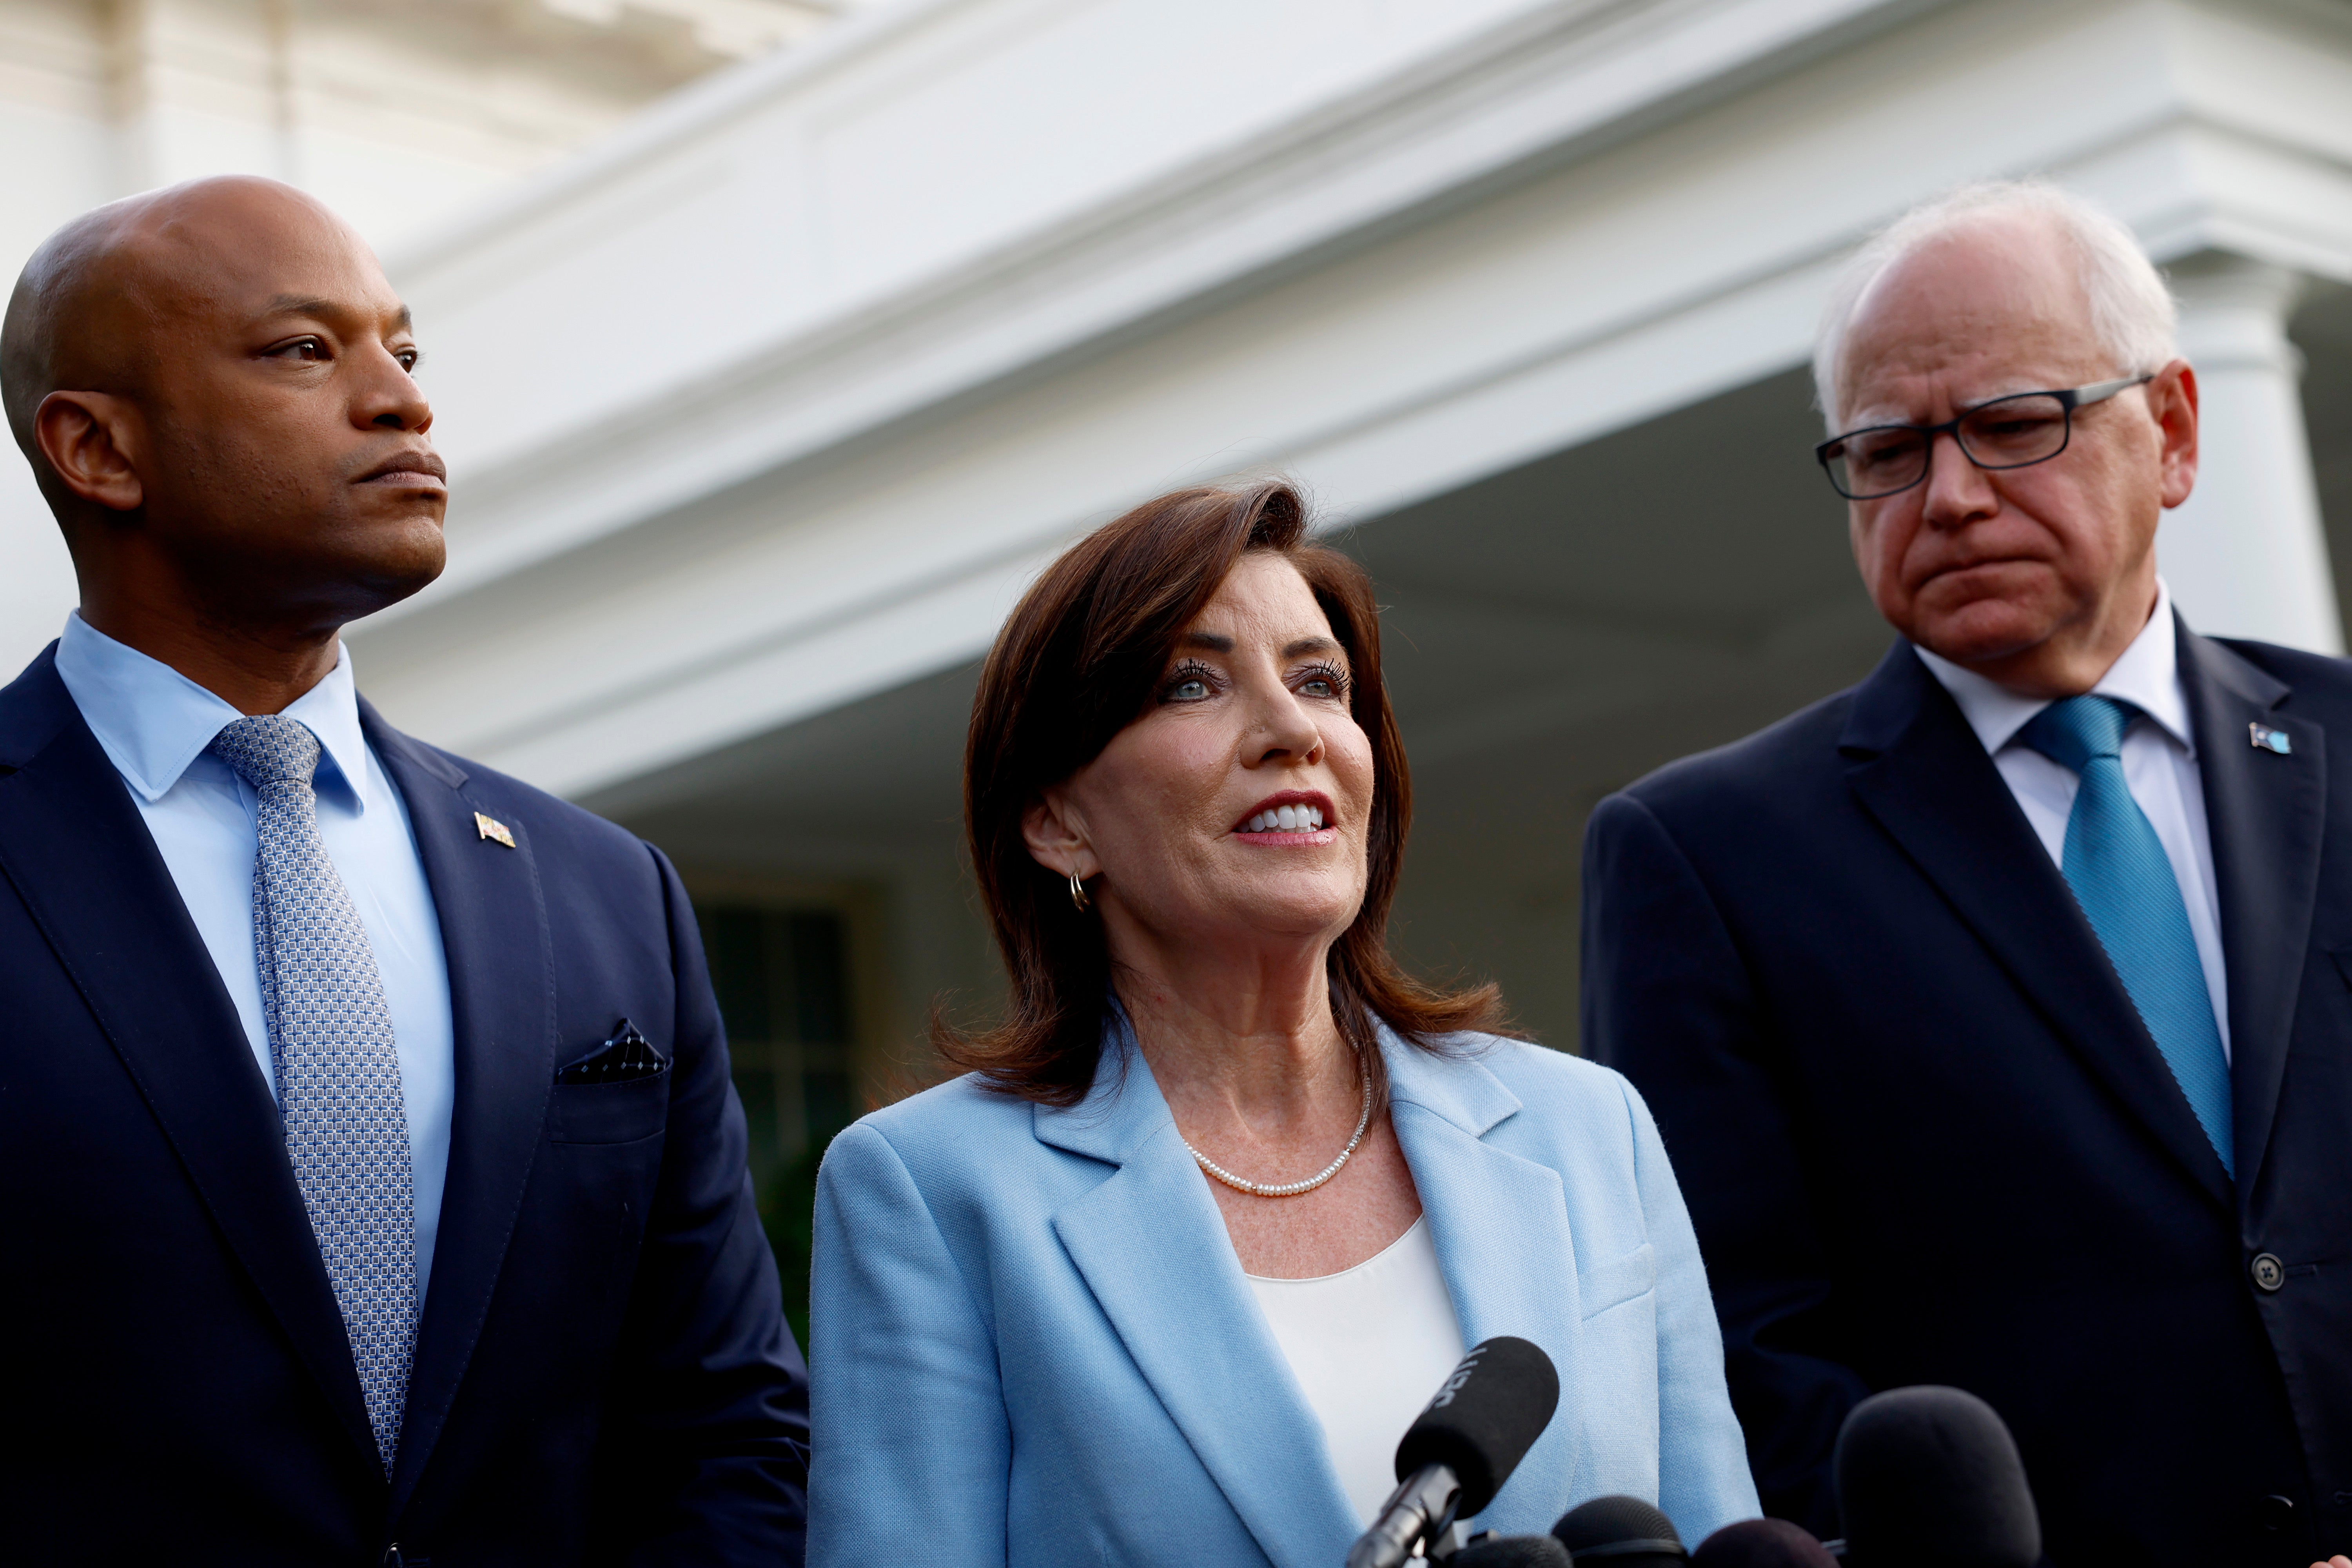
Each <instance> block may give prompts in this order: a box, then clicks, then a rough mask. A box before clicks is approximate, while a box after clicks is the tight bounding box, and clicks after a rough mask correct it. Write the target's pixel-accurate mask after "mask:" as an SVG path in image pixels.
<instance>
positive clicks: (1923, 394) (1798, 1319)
mask: <svg viewBox="0 0 2352 1568" xmlns="http://www.w3.org/2000/svg"><path fill="white" fill-rule="evenodd" d="M1816 368H1817V374H1818V379H1819V385H1820V394H1821V400H1822V408H1823V409H1824V410H1825V411H1826V413H1827V416H1828V418H1829V421H1830V436H1831V439H1829V440H1828V441H1825V442H1823V443H1822V446H1821V447H1820V448H1819V451H1818V454H1817V455H1818V456H1819V458H1820V459H1821V462H1822V468H1823V469H1824V471H1825V474H1826V476H1827V479H1828V481H1829V483H1828V484H1827V485H1825V486H1824V487H1823V489H1824V492H1825V493H1824V500H1828V499H1829V498H1828V494H1827V492H1828V491H1829V489H1831V487H1832V486H1833V487H1834V488H1835V492H1836V494H1837V495H1838V496H1840V497H1842V498H1843V501H1844V506H1845V510H1846V521H1847V528H1848V534H1849V537H1850V540H1851V542H1852V544H1853V553H1854V559H1855V562H1856V563H1857V564H1858V565H1859V567H1860V568H1861V573H1862V579H1863V583H1864V586H1865V587H1866V588H1867V589H1868V590H1869V592H1870V595H1871V597H1872V599H1873V600H1874V602H1875V604H1876V605H1877V606H1878V609H1879V611H1880V613H1881V614H1882V615H1883V616H1885V618H1886V620H1887V622H1888V623H1889V624H1890V625H1891V626H1893V627H1894V629H1895V632H1896V634H1897V636H1896V637H1895V642H1894V645H1893V647H1891V648H1890V649H1889V651H1888V652H1887V655H1886V657H1885V659H1884V660H1883V661H1882V662H1881V663H1880V665H1879V666H1878V668H1877V669H1876V671H1875V672H1874V673H1873V674H1872V675H1871V676H1870V678H1869V679H1866V680H1864V682H1863V683H1862V684H1861V685H1859V686H1857V687H1855V688H1854V689H1852V690H1850V691H1845V692H1841V693H1839V694H1838V695H1836V696H1834V697H1832V698H1829V699H1827V700H1824V701H1822V702H1821V703H1819V704H1817V705H1815V706H1813V707H1811V708H1809V709H1807V710H1804V711H1803V712H1801V713H1799V714H1796V715H1795V716H1793V717H1792V718H1790V719H1789V720H1787V721H1784V722H1782V723H1780V724H1778V725H1775V726H1774V727H1772V728H1771V729H1769V730H1766V731H1763V732H1762V733H1760V734H1757V735H1753V736H1750V737H1748V739H1747V740H1744V741H1741V742H1738V743H1737V744H1735V745H1732V746H1728V747H1726V748H1724V749H1723V750H1721V751H1717V752H1709V753H1707V754H1706V755H1705V756H1700V757H1694V758H1690V759H1687V760H1685V761H1684V762H1680V763H1675V764H1674V765H1673V766H1671V767H1668V768H1666V769H1664V770H1663V771H1661V772H1659V773H1654V774H1653V775H1652V776H1650V777H1649V778H1646V779H1643V780H1642V781H1640V782H1638V783H1636V784H1633V785H1632V786H1630V787H1629V788H1628V789H1626V790H1625V791H1623V792H1622V794H1619V795H1612V796H1611V797H1610V798H1609V799H1607V800H1605V801H1603V802H1601V805H1600V806H1599V807H1598V808H1597V809H1596V810H1595V811H1594V813H1593V816H1592V820H1591V826H1590V828H1589V830H1588V834H1587V838H1586V846H1585V862H1584V865H1585V889H1586V901H1585V907H1584V921H1585V946H1584V952H1585V962H1584V971H1583V982H1584V1018H1585V1040H1586V1044H1587V1047H1588V1048H1589V1049H1590V1050H1591V1051H1592V1052H1593V1053H1594V1054H1596V1055H1597V1056H1599V1057H1600V1058H1601V1059H1602V1060H1603V1061H1606V1062H1608V1063H1610V1064H1611V1065H1612V1066H1614V1067H1617V1068H1621V1069H1622V1070H1623V1071H1624V1072H1625V1073H1626V1074H1627V1075H1628V1076H1629V1077H1631V1078H1632V1079H1633V1081H1634V1082H1635V1083H1636V1084H1637V1085H1639V1086H1640V1088H1641V1089H1642V1092H1643V1095H1644V1096H1646V1097H1647V1098H1648V1100H1649V1101H1650V1103H1651V1105H1652V1106H1653V1107H1654V1109H1655V1110H1656V1112H1657V1116H1658V1122H1659V1126H1660V1128H1661V1130H1662V1131H1664V1136H1665V1141H1666V1146H1667V1149H1668V1151H1669V1152H1671V1154H1672V1155H1673V1157H1674V1162H1675V1171H1676V1173H1678V1174H1679V1175H1680V1177H1681V1179H1682V1184H1683V1190H1684V1192H1685V1194H1686V1195H1687V1196H1688V1198H1689V1201H1690V1205H1691V1213H1692V1217H1693V1219H1694V1220H1695V1222H1696V1226H1697V1228H1698V1233H1699V1240H1700V1245H1701V1247H1702V1249H1703V1251H1704V1252H1705V1255H1706V1263H1707V1272H1708V1276H1709V1278H1710V1279H1711V1280H1712V1281H1713V1283H1714V1287H1715V1291H1716V1302H1717V1309H1718V1312H1719V1316H1720V1317H1721V1320H1722V1322H1723V1328H1724V1340H1725V1351H1726V1355H1727V1372H1728V1375H1729V1381H1730V1384H1731V1392H1732V1399H1733V1402H1734V1405H1735V1406H1736V1407H1737V1408H1738V1413H1739V1416H1740V1420H1741V1422H1742V1424H1743V1425H1744V1426H1746V1428H1747V1433H1748V1454H1749V1458H1750V1460H1751V1462H1752V1464H1753V1466H1754V1468H1755V1470H1756V1478H1757V1481H1758V1485H1759V1490H1760V1491H1761V1492H1762V1494H1763V1497H1764V1500H1765V1504H1766V1506H1767V1507H1768V1508H1769V1509H1770V1510H1772V1511H1773V1512H1775V1513H1778V1514H1782V1515H1784V1516H1786V1517H1790V1518H1793V1519H1797V1520H1799V1521H1802V1522H1804V1523H1806V1524H1809V1525H1811V1526H1812V1527H1813V1528H1815V1529H1816V1530H1818V1531H1821V1532H1822V1534H1825V1535H1826V1534H1831V1533H1834V1532H1836V1531H1837V1530H1838V1524H1839V1510H1838V1500H1837V1499H1836V1497H1835V1495H1834V1491H1833V1488H1832V1476H1831V1458H1832V1451H1833V1447H1834V1445H1835V1443H1836V1440H1837V1435H1838V1430H1839V1426H1840V1423H1841V1422H1842V1421H1843V1418H1844V1416H1845V1415H1846V1413H1847V1411H1848V1410H1849V1409H1850V1408H1851V1407H1852V1406H1853V1405H1854V1404H1855V1403H1856V1402H1857V1401H1859V1400H1861V1399H1862V1398H1864V1396H1865V1395H1867V1394H1870V1393H1872V1392H1873V1391H1875V1390H1880V1389H1885V1388H1888V1387H1893V1386H1896V1385H1900V1384H1957V1385H1958V1386H1960V1387H1963V1388H1966V1389H1969V1390H1970V1391H1971V1392H1973V1393H1975V1394H1979V1395H1980V1396H1982V1397H1983V1398H1984V1399H1986V1400H1988V1401H1989V1402H1990V1403H1991V1405H1993V1407H1994V1408H1995V1409H1997V1410H1998V1411H1999V1412H2000V1415H2002V1416H2003V1417H2004V1418H2005V1419H2006V1420H2007V1422H2008V1424H2009V1426H2010V1427H2011V1430H2012V1431H2013V1432H2014V1433H2015V1435H2016V1437H2017V1441H2018V1445H2019V1447H2020V1450H2021V1453H2022V1455H2023V1458H2024V1460H2025V1464H2026V1468H2027V1471H2028V1473H2029V1476H2030V1478H2031V1479H2032V1486H2033V1491H2034V1495H2035V1497H2036V1499H2037V1500H2038V1501H2039V1503H2040V1506H2041V1514H2042V1527H2043V1538H2044V1542H2045V1544H2046V1547H2047V1550H2048V1553H2049V1559H2050V1561H2051V1562H2052V1563H2055V1564H2058V1565H2059V1568H2074V1565H2076V1564H2084V1563H2119V1564H2121V1563H2128V1564H2132V1565H2134V1568H2144V1565H2156V1568H2161V1565H2166V1564H2177V1565H2179V1568H2209V1565H2211V1564H2219V1563H2230V1564H2249V1565H2257V1564H2280V1565H2293V1568H2302V1565H2303V1564H2305V1563H2310V1562H2312V1561H2313V1560H2314V1559H2315V1558H2318V1557H2323V1556H2326V1555H2327V1554H2328V1553H2331V1552H2345V1551H2352V1136H2348V1135H2347V1130H2352V984H2347V982H2352V665H2347V663H2346V662H2345V661H2344V660H2342V659H2337V658H2323V657H2320V656H2318V655H2315V654H2311V653H2305V652H2299V651H2296V650H2294V649H2289V648H2283V647H2271V646H2268V645H2265V644H2262V643H2256V642H2242V641H2235V640H2231V641H2221V640H2217V639H2213V638H2208V637H2200V636H2198V635H2197V634H2196V633H2195V632H2194V631H2192V630H2191V629H2190V627H2189V625H2188V623H2187V622H2186V621H2184V620H2183V619H2182V618H2181V617H2180V616H2179V615H2178V614H2177V613H2176V612H2175V610H2174V609H2173V606H2172V601H2171V595H2170V592H2169V590H2168V587H2167V585H2166V584H2165V583H2164V581H2163V580H2162V579H2161V578H2159V577H2158V575H2157V558H2156V540H2157V530H2158V522H2159V521H2160V520H2161V518H2162V517H2163V515H2164V512H2165V510H2166V509H2167V508H2168V507H2174V506H2178V505H2179V504H2180V502H2181V501H2182V500H2186V499H2187V498H2188V496H2189V491H2190V489H2191V487H2192V486H2193V485H2194V484H2195V482H2196V477H2197V455H2198V424H2197V407H2198V400H2197V379H2196V373H2195V371H2194V369H2193V368H2192V367H2191V366H2190V365H2189V363H2187V362H2186V361H2185V360H2183V359H2182V358H2181V357H2180V354H2179V351H2178V350H2177V348H2176V347H2175V346H2174V343H2173V307H2172V302H2171V300H2170V299H2169V297H2168V295H2167V294H2166V292H2165V288H2164V284H2163V281H2162V279H2160V278H2158V275H2157V273H2156V271H2155V269H2154V268H2152V267H2151V266H2149V264H2148V262H2147V258H2146V257H2145V256H2144V255H2143V254H2142V253H2141V252H2140V250H2139V247H2138V246H2137V242H2136V241H2135V240H2134V239H2133V238H2132V237H2131V235H2130V233H2129V232H2128V231H2127V230H2126V229H2124V228H2123V227H2122V226H2120V225H2118V224H2116V222H2115V221H2114V220H2113V219H2112V218H2108V217H2105V216H2102V215H2101V214H2099V213H2097V212H2096V211H2095V210H2093V209H2090V208H2088V207H2086V206H2084V205H2083V204H2082V203H2080V202H2079V201H2077V200H2075V199H2074V198H2072V197H2070V196H2067V195H2063V193H2060V192H2058V191H2056V190H2053V189H2051V188H2048V187H2043V186H2036V185H1995V186H1990V187H1986V188H1982V189H1976V190H1970V191H1966V192H1962V193H1959V194H1958V195H1955V196H1953V197H1951V198H1950V199H1948V200H1947V201H1944V202H1941V203H1938V204H1936V205H1931V206H1929V207H1927V209H1925V210H1923V211H1921V212H1918V213H1916V214H1913V215H1911V216H1908V217H1906V218H1905V219H1903V220H1902V221H1901V222H1899V223H1897V224H1896V225H1895V226H1893V227H1892V228H1890V229H1889V230H1887V231H1886V233H1885V234H1884V235H1882V236H1880V237H1878V238H1877V239H1875V240H1874V241H1873V242H1872V243H1871V244H1870V245H1868V246H1866V247H1864V249H1863V250H1862V252H1861V253H1860V254H1859V256H1858V257H1857V258H1855V260H1854V263H1853V267H1852V268H1850V269H1849V270H1848V271H1847V273H1846V275H1845V277H1844V279H1843V280H1842V282H1841V284H1840V286H1839V289H1838V290H1837V292H1836V295H1835V298H1834V300H1833V302H1832V307H1831V310H1830V311H1829V314H1828V317H1827V324H1826V327H1825V330H1824V332H1823V336H1822V343H1821V349H1820V353H1819V355H1818V358H1817V362H1816Z"/></svg>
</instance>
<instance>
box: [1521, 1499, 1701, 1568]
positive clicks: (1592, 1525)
mask: <svg viewBox="0 0 2352 1568" xmlns="http://www.w3.org/2000/svg"><path fill="white" fill-rule="evenodd" d="M1551 1533H1552V1538H1553V1539H1554V1540H1556V1541H1558V1542H1559V1543H1560V1544H1561V1545H1562V1546H1565V1547H1567V1548H1568V1552H1569V1555H1570V1557H1573V1558H1574V1559H1575V1560H1576V1562H1577V1563H1578V1564H1580V1568H1581V1565H1583V1564H1587V1563H1599V1564H1601V1565H1603V1568H1679V1565H1680V1564H1682V1563H1686V1562H1688V1561H1689V1560H1690V1553H1689V1552H1685V1551H1684V1550H1683V1538H1682V1537H1681V1536H1680V1535H1678V1534H1676V1533H1675V1521H1673V1520H1671V1519H1668V1518H1667V1517H1666V1516H1665V1515H1664V1513H1663V1512H1661V1511H1660V1510H1658V1508H1657V1507H1656V1506H1655V1505H1654V1504H1652V1503H1646V1502H1643V1500H1641V1499H1640V1498H1637V1497H1597V1498H1594V1499H1593V1500H1591V1501H1590V1502H1580V1503H1578V1504H1577V1505H1576V1506H1575V1507H1574V1508H1572V1509H1570V1510H1568V1511H1567V1512H1566V1513H1564V1514H1561V1515H1560V1516H1559V1523H1557V1524H1555V1525H1553V1526H1552V1527H1551Z"/></svg>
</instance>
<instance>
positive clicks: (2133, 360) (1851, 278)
mask: <svg viewBox="0 0 2352 1568" xmlns="http://www.w3.org/2000/svg"><path fill="white" fill-rule="evenodd" d="M2004 217H2033V218H2040V219H2042V220H2044V221H2045V222H2047V223H2048V224H2049V225H2050V226H2052V227H2053V228H2054V229H2056V230H2057V232H2058V234H2059V235H2060V237H2063V239H2064V240H2066V242H2067V243H2068V244H2069V245H2070V246H2072V247H2073V248H2074V261H2075V266H2076V268H2077V274H2076V275H2077V276H2078V277H2079V278H2080V279H2081V280H2082V285H2083V294H2084V300H2085V302H2086V303H2087V304H2088V305H2089V307H2090V312H2091V331H2092V332H2093V334H2094V335H2095V337H2096V338H2097V339H2098V342H2099V346H2100V347H2101V348H2103V349H2105V351H2106V353H2107V354H2108V356H2109V357H2110V358H2112V359H2113V360H2114V361H2115V374H2117V375H2146V374H2151V373H2153V372H2155V371H2158V370H2160V369H2162V368H2163V367H2164V366H2165V365H2166V364H2168V363H2171V361H2172V360H2173V359H2175V358H2177V357H2178V356H2179V352H2180V351H2179V347H2178V345H2177V344H2176V342H2175V341H2174V332H2175V329H2176V327H2177V326H2178V325H2179V307H2178V306H2177V305H2176V304H2175V303H2174V302H2173V298H2172V291H2171V290H2170V289H2167V288H2166V287H2165V286H2164V278H2163V276H2162V275H2161V274H2160V273H2158V271H2157V269H2156V266H2155V264H2154V263H2153V262H2151V261H2149V260H2148V258H2147V251H2145V250H2143V249H2141V248H2140V243H2139V241H2138V239H2137V238H2136V237H2134V236H2133V234H2132V231H2131V230H2130V229H2128V228H2126V226H2124V225H2123V223H2122V222H2121V221H2120V220H2119V219H2117V218H2116V217H2115V216H2113V215H2111V214H2109V213H2108V212H2106V211H2105V210H2104V209H2103V208H2101V207H2098V206H2095V205H2093V204H2092V203H2090V202H2088V201H2086V200H2084V198H2083V197H2081V196H2078V195H2074V193H2073V192H2071V191H2065V190H2061V189H2060V188H2059V187H2058V186H2056V185H2053V184H2049V183H2048V182H2047V181H2043V180H1984V181H1979V182H1978V183H1977V184H1969V185H1962V186H1961V187H1960V188H1959V189H1958V190H1956V191H1953V192H1951V193H1950V194H1949V195H1943V196H1939V197H1937V199H1936V200H1934V201H1932V202H1928V203H1926V204H1924V205H1920V206H1916V207H1913V208H1912V209H1911V210H1910V211H1909V212H1907V213H1905V214H1904V215H1903V216H1901V217H1898V218H1896V219H1895V221H1894V222H1893V223H1891V224H1888V225H1887V226H1885V228H1882V229H1880V230H1879V231H1878V232H1877V233H1876V234H1874V235H1872V236H1871V237H1869V238H1868V239H1866V240H1864V242H1863V244H1862V247H1861V248H1860V249H1859V250H1856V251H1855V252H1854V253H1853V256H1851V257H1850V258H1847V260H1846V264H1845V266H1844V267H1843V268H1842V269H1841V270H1840V271H1839V273H1838V275H1837V279H1836V281H1835V282H1834V283H1833V284H1832V286H1831V288H1830V299H1829V305H1828V307H1827V308H1826V309H1825V310H1823V311H1822V325H1821V330H1820V331H1819V332H1818V333H1816V334H1815V336H1814V340H1813V395H1814V397H1815V398H1816V399H1817V400H1818V401H1819V402H1820V404H1821V408H1822V418H1823V420H1825V421H1826V422H1827V424H1828V426H1829V431H1830V434H1832V435H1836V434H1837V433H1838V430H1839V426H1840V425H1841V422H1842V419H1843V409H1842V407H1841V405H1842V402H1843V391H1844V389H1843V386H1842V385H1841V384H1840V376H1841V374H1842V373H1843V370H1844V365H1843V363H1841V362H1842V361H1843V358H1844V355H1845V340H1846V333H1847V332H1848V331H1849V330H1851V329H1852V327H1853V318H1854V315H1855V313H1856V312H1858V311H1859V310H1861V309H1862V305H1863V301H1864V300H1866V299H1868V298H1869V296H1870V292H1871V290H1872V289H1873V288H1874V287H1875V286H1876V285H1877V283H1878V280H1879V279H1881V278H1883V277H1885V275H1886V273H1887V271H1888V269H1889V268H1892V267H1894V266H1895V263H1896V262H1898V261H1901V260H1902V259H1904V258H1906V257H1907V256H1909V255H1910V254H1911V253H1912V252H1913V251H1915V250H1916V249H1918V248H1919V247H1921V246H1923V245H1926V244H1927V243H1928V242H1929V241H1930V240H1936V239H1940V238H1942V237H1944V236H1946V235H1948V234H1950V233H1951V232H1952V231H1953V230H1955V229H1958V228H1965V227H1968V226H1970V225H1972V224H1976V223H1980V222H1982V221H1984V220H1985V219H1987V218H2004Z"/></svg>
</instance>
